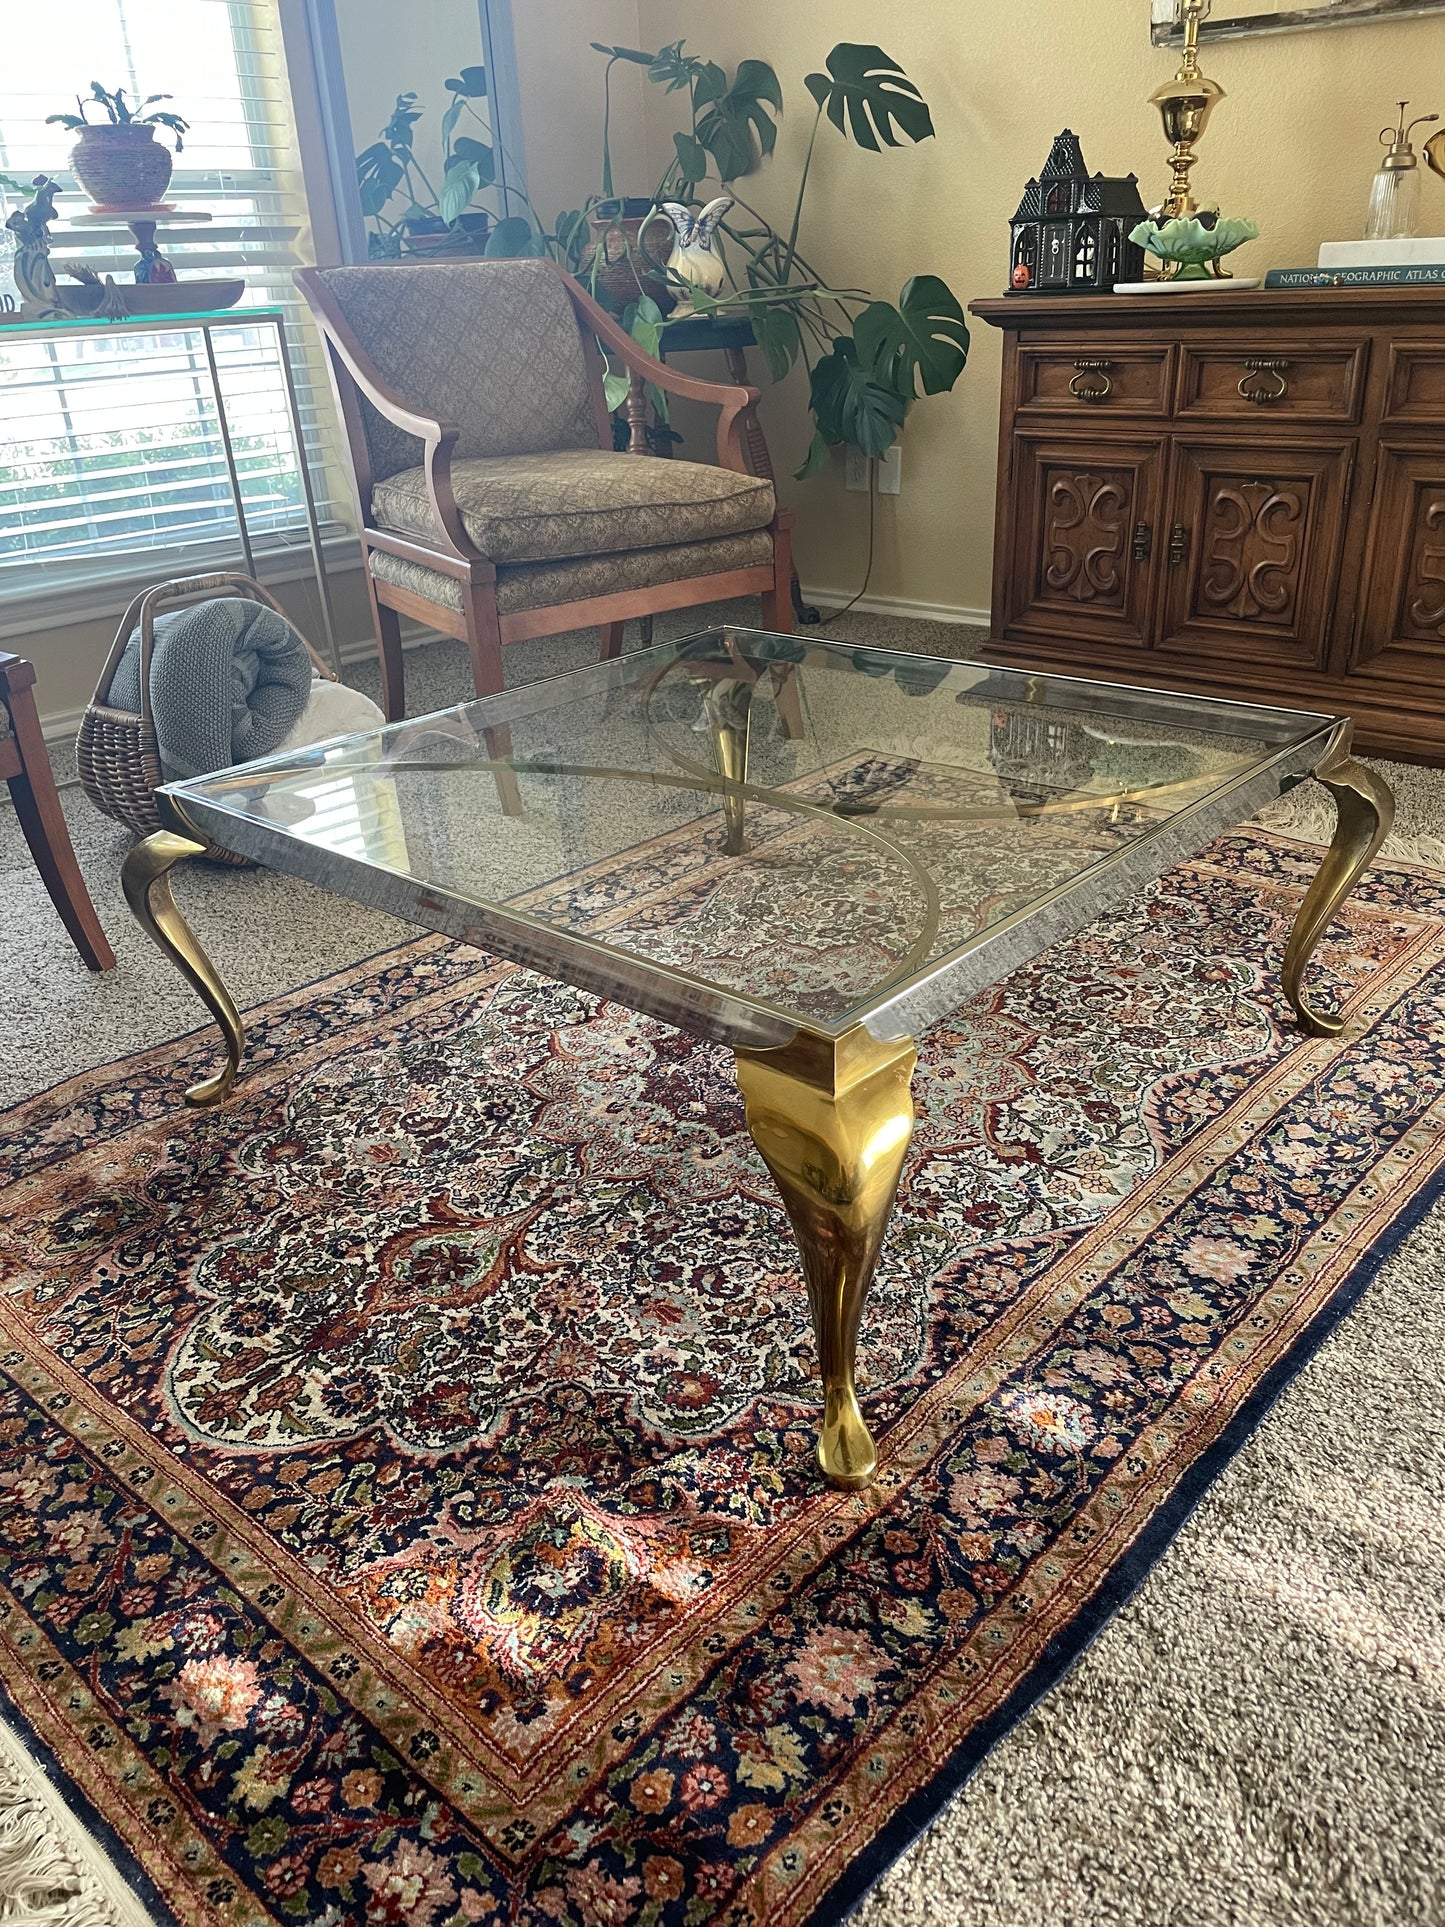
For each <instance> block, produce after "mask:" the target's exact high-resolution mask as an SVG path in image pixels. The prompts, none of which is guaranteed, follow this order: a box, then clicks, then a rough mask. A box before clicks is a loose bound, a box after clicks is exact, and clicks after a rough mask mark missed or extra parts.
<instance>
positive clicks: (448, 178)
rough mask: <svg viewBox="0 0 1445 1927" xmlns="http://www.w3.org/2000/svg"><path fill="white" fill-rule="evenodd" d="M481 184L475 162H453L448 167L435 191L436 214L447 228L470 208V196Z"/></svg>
mask: <svg viewBox="0 0 1445 1927" xmlns="http://www.w3.org/2000/svg"><path fill="white" fill-rule="evenodd" d="M481 184H482V174H481V169H480V168H479V167H478V166H477V164H476V162H475V161H463V160H454V161H453V162H452V164H451V165H450V167H448V169H447V171H446V173H445V174H444V175H443V176H442V184H441V187H440V188H439V189H438V190H437V212H438V213H439V214H440V215H441V217H442V219H443V220H444V221H445V222H446V223H447V225H448V227H450V226H451V224H452V222H453V221H455V220H456V218H457V216H458V215H459V214H464V213H465V212H466V210H467V208H469V207H470V206H471V202H472V196H473V195H474V194H475V193H476V191H477V189H478V188H479V187H480V186H481Z"/></svg>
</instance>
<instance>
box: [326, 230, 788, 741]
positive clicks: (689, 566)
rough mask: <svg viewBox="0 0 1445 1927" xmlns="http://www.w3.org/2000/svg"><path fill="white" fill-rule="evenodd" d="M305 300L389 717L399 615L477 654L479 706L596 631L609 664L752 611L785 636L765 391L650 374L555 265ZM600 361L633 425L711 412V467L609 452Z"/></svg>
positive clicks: (782, 559)
mask: <svg viewBox="0 0 1445 1927" xmlns="http://www.w3.org/2000/svg"><path fill="white" fill-rule="evenodd" d="M296 281H297V285H298V286H299V287H300V288H301V290H302V292H303V293H304V294H305V296H306V299H307V300H308V302H309V303H310V304H311V307H312V310H313V312H314V313H315V315H316V318H317V320H318V322H319V323H320V325H321V328H322V330H323V332H324V334H325V337H326V345H327V350H328V355H329V359H330V363H331V372H332V378H333V381H334V383H335V388H336V395H337V400H338V403H339V404H340V408H341V413H342V417H343V419H344V421H345V423H346V432H347V440H348V443H349V445H350V450H351V461H352V466H353V469H354V472H355V477H356V489H357V496H358V499H359V504H360V511H361V541H362V547H363V550H364V552H365V555H366V564H367V588H368V592H369V594H370V597H371V606H372V613H373V617H374V619H375V623H376V636H377V643H378V646H379V648H380V651H381V666H382V685H383V697H384V703H385V708H386V713H387V716H388V717H389V718H392V719H393V720H394V719H396V718H399V717H401V716H403V715H404V714H405V713H406V706H405V690H404V684H403V668H402V652H401V630H400V623H399V621H398V618H399V616H403V615H407V616H414V617H416V618H418V619H419V620H420V621H422V622H424V623H426V624H428V625H429V626H430V627H432V628H435V629H440V630H442V631H443V632H444V633H445V634H447V635H451V636H456V637H458V638H459V639H460V640H461V641H463V642H465V643H466V645H467V647H468V649H469V650H470V652H471V658H472V673H473V677H474V680H475V682H476V687H477V692H478V694H480V695H489V694H491V693H493V692H494V691H496V690H499V689H500V688H501V687H502V647H503V645H504V644H506V643H509V642H518V641H521V640H522V639H523V638H524V637H528V636H548V635H557V634H559V633H561V632H562V631H564V630H568V629H581V628H587V627H590V626H591V625H593V624H600V626H601V629H602V650H601V653H602V656H603V657H604V658H606V657H609V656H614V655H616V654H617V653H618V651H619V650H620V649H621V647H622V626H623V623H624V622H626V621H627V620H628V619H629V618H630V617H636V616H649V615H654V614H657V613H660V612H661V611H663V610H666V609H684V608H688V607H690V606H692V605H694V604H697V603H703V602H720V601H724V600H726V599H727V598H728V597H731V596H741V595H749V594H756V593H759V592H761V594H762V597H763V623H764V626H765V627H767V628H769V629H776V630H788V629H791V627H792V604H791V599H790V586H791V573H792V557H791V548H790V528H791V517H790V516H789V514H788V513H787V511H784V510H779V508H778V506H777V503H776V500H775V498H774V494H773V487H772V483H771V482H770V481H768V480H766V479H765V478H762V477H759V476H755V475H752V474H750V473H749V471H748V467H747V463H746V460H745V457H744V442H745V436H744V431H745V428H746V425H747V421H748V417H749V414H750V411H751V410H752V409H753V408H754V406H755V405H756V403H757V399H758V395H757V390H756V389H754V388H745V387H741V386H729V385H726V384H723V383H718V382H711V381H699V380H696V379H695V378H693V377H692V376H688V375H682V374H679V373H678V372H677V371H676V370H675V369H673V368H669V367H667V366H666V365H665V364H664V363H662V362H658V361H653V360H652V359H651V358H650V357H648V356H647V355H645V354H644V353H643V352H642V351H641V349H640V348H639V347H638V344H637V343H636V342H635V341H634V340H633V339H632V338H631V336H630V335H628V334H627V333H626V332H625V330H623V329H622V328H620V327H619V326H618V324H617V323H616V322H615V321H614V320H613V319H612V317H611V316H610V315H608V314H606V313H605V312H604V311H603V310H602V309H601V308H599V307H598V306H597V304H596V303H595V302H594V301H592V300H591V299H590V298H589V296H588V295H587V294H586V293H585V292H584V290H583V289H582V288H581V287H579V286H578V284H577V283H576V282H575V281H574V280H573V279H572V277H571V276H570V275H568V274H564V273H563V271H562V270H561V269H560V268H558V267H555V266H554V265H553V264H552V263H551V262H550V261H468V262H447V263H445V264H442V263H432V262H428V263H424V264H421V265H418V266H416V267H410V266H399V265H384V266H377V267H352V268H303V269H300V270H299V271H298V272H297V275H296ZM599 343H600V344H601V349H600V350H599V346H598V344H599ZM604 352H605V354H606V356H607V358H608V360H609V362H610V363H611V365H612V367H613V368H614V369H616V370H618V371H619V372H621V371H622V370H624V369H625V370H626V371H627V373H628V376H629V378H630V381H631V384H632V390H631V392H632V401H631V404H630V406H629V413H630V416H631V417H632V419H633V420H634V422H637V421H640V419H641V408H642V387H643V384H644V383H645V382H654V383H655V384H656V385H657V386H658V387H659V388H661V389H665V390H667V391H668V392H669V393H671V394H674V395H681V396H686V397H687V398H689V399H690V400H693V401H700V402H709V403H712V404H713V405H714V406H716V407H717V408H718V410H719V411H720V413H719V416H718V428H717V466H716V467H714V466H712V465H711V464H706V463H700V462H685V461H670V460H663V459H660V458H659V457H657V456H654V455H649V454H632V453H627V454H620V453H615V452H614V450H613V443H612V417H611V415H610V414H609V412H608V409H607V405H606V403H605V401H604V399H603V389H602V375H603V366H604V364H603V353H604ZM633 439H634V441H636V440H637V439H639V437H638V436H636V435H634V437H633Z"/></svg>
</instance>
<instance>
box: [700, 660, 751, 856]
mask: <svg viewBox="0 0 1445 1927" xmlns="http://www.w3.org/2000/svg"><path fill="white" fill-rule="evenodd" d="M752 698H753V685H752V684H751V683H750V682H744V681H743V680H742V679H741V678H738V679H736V680H729V681H727V682H715V683H713V684H711V685H710V687H709V689H708V692H707V698H706V700H707V718H708V722H709V723H710V724H711V725H712V750H713V759H714V761H715V762H716V764H717V773H718V775H719V776H721V777H722V779H723V781H724V782H725V783H729V784H732V783H746V782H747V780H748V719H749V717H750V715H751V714H752ZM722 806H723V822H724V824H725V825H726V826H727V831H726V835H725V837H724V840H723V849H724V850H725V851H726V852H727V854H728V855H729V856H741V855H742V850H743V799H742V797H741V796H740V795H739V794H738V792H737V791H736V790H733V789H727V790H724V791H723V800H722Z"/></svg>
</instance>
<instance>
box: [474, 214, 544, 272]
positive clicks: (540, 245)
mask: <svg viewBox="0 0 1445 1927" xmlns="http://www.w3.org/2000/svg"><path fill="white" fill-rule="evenodd" d="M544 251H545V243H544V242H542V240H541V237H540V236H539V235H537V234H536V233H535V231H534V230H533V227H532V223H531V222H530V221H529V220H527V218H526V217H525V215H521V214H509V215H508V216H507V218H506V220H505V221H498V223H497V225H496V226H495V227H494V228H493V229H492V231H491V233H490V234H489V235H488V236H487V245H486V250H485V252H486V257H487V259H488V260H489V261H518V260H521V259H523V258H524V257H526V256H528V255H533V254H541V253H543V252H544Z"/></svg>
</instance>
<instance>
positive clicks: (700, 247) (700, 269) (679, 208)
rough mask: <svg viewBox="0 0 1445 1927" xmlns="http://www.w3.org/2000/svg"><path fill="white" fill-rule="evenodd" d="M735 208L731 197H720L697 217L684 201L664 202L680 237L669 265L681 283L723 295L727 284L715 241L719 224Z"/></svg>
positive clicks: (675, 243) (669, 218)
mask: <svg viewBox="0 0 1445 1927" xmlns="http://www.w3.org/2000/svg"><path fill="white" fill-rule="evenodd" d="M733 205H734V203H733V197H732V195H731V194H719V195H718V197H717V199H716V200H715V201H709V202H708V204H707V206H706V207H705V208H704V209H703V210H702V212H701V214H694V213H693V211H692V209H691V208H690V207H684V206H683V204H682V202H681V201H664V202H663V204H662V208H661V212H662V213H663V214H665V215H666V216H667V218H668V220H669V221H671V222H672V225H673V229H674V231H675V232H676V234H677V239H676V241H674V242H673V244H672V253H671V254H670V255H669V256H668V261H667V265H668V267H669V269H670V270H671V271H672V273H673V274H675V275H676V276H677V277H678V279H679V280H682V281H689V282H691V283H692V285H693V287H695V288H701V289H702V291H703V293H704V294H721V292H722V287H723V283H724V282H725V281H726V280H727V270H726V268H724V266H723V263H722V257H721V255H719V254H718V253H717V252H716V250H715V249H714V247H713V244H712V237H713V234H714V233H715V232H716V229H717V225H718V222H719V221H721V219H722V218H723V216H724V215H725V214H726V213H727V211H728V209H729V208H731V207H732V206H733Z"/></svg>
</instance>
